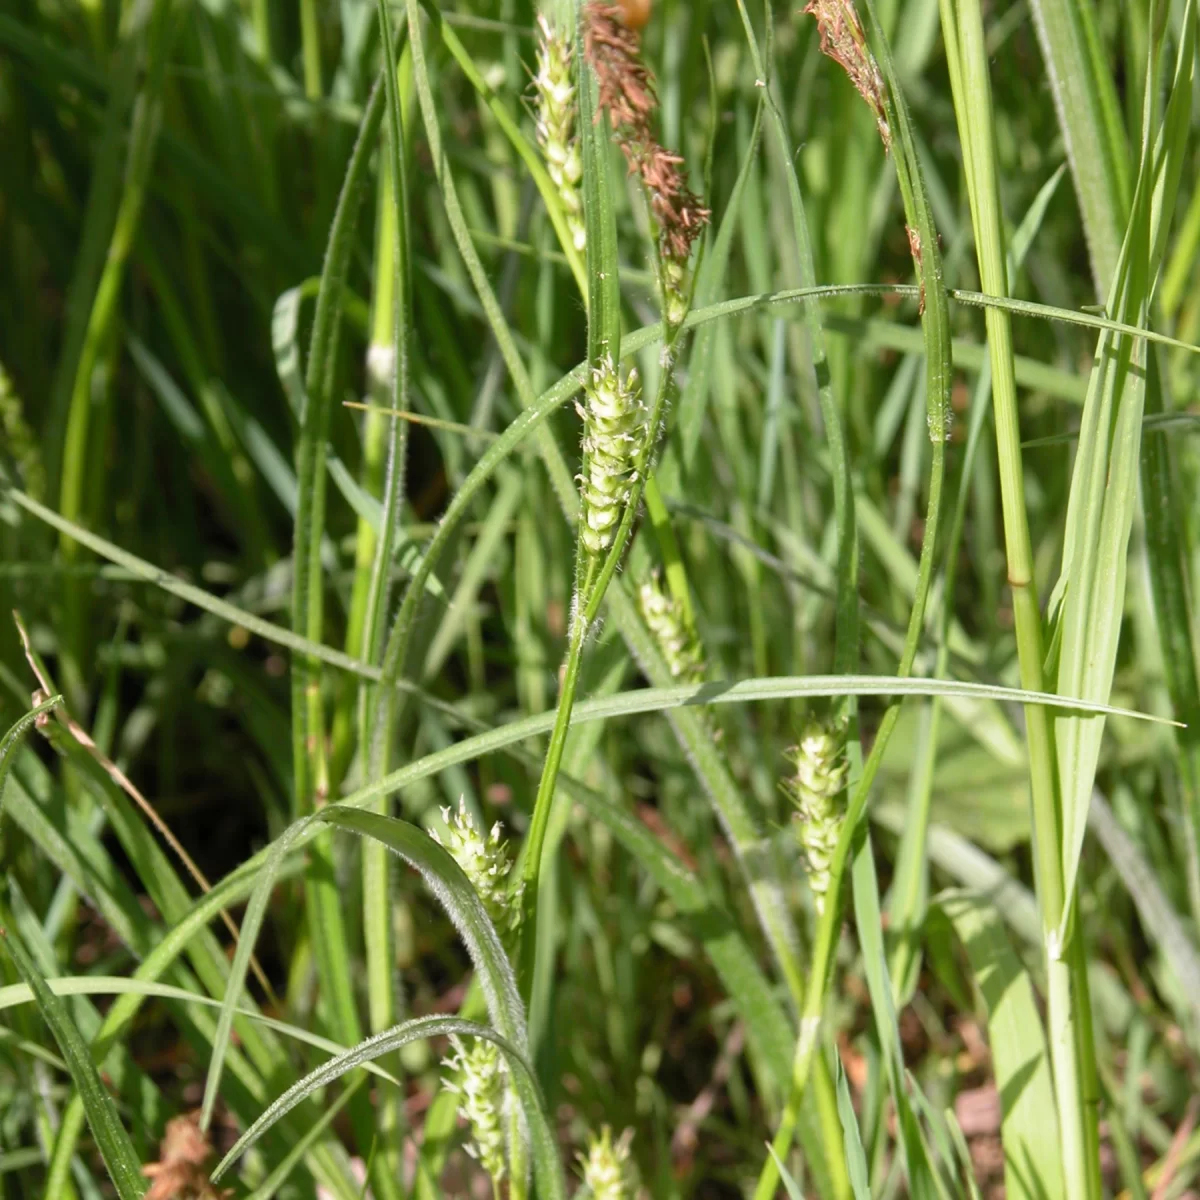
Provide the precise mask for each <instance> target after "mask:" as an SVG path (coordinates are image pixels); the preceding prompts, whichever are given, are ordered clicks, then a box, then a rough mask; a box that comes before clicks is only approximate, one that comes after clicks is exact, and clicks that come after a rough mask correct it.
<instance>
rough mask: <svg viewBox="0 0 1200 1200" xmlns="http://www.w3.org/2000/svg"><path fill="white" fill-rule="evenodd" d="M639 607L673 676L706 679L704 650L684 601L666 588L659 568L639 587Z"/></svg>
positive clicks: (691, 681)
mask: <svg viewBox="0 0 1200 1200" xmlns="http://www.w3.org/2000/svg"><path fill="white" fill-rule="evenodd" d="M638 607H639V608H640V609H641V613H642V620H643V621H645V622H646V627H647V628H648V629H649V630H650V632H651V633H652V634H653V635H654V640H655V641H656V642H657V643H658V648H659V650H660V651H662V656H663V658H664V659H665V660H666V664H667V666H668V668H669V669H670V671H671V675H672V677H673V678H675V679H678V680H680V681H682V682H684V683H694V682H698V681H699V680H700V679H702V678H703V676H704V654H703V652H702V651H701V649H700V645H699V643H698V642H697V641H696V637H695V634H694V633H693V632H692V630H691V629H690V628H689V627H688V624H687V622H686V621H685V620H684V616H683V607H682V605H680V603H679V602H678V601H677V600H673V599H672V598H671V597H670V596H668V595H667V593H666V592H664V591H663V588H662V583H661V581H660V579H659V576H658V573H657V572H655V573H654V574H653V575H652V576H651V577H650V578H649V579H648V580H647V581H646V582H645V583H643V584H642V586H641V587H640V588H638Z"/></svg>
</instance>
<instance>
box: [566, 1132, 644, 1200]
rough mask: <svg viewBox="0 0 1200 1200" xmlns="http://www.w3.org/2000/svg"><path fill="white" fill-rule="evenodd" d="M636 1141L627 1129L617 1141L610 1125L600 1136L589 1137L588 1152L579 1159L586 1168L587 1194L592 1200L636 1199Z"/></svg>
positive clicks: (585, 1192)
mask: <svg viewBox="0 0 1200 1200" xmlns="http://www.w3.org/2000/svg"><path fill="white" fill-rule="evenodd" d="M632 1140H633V1130H632V1129H627V1130H625V1132H624V1133H623V1134H621V1136H620V1137H619V1138H617V1140H616V1141H615V1142H614V1141H613V1139H612V1130H611V1129H609V1127H608V1126H607V1125H605V1126H604V1128H603V1129H602V1130H601V1131H600V1136H599V1137H595V1136H589V1137H588V1151H587V1153H586V1154H581V1155H580V1156H579V1164H580V1166H581V1167H582V1168H583V1194H584V1195H586V1196H588V1197H590V1200H630V1197H632V1196H633V1184H632V1180H631V1175H632V1156H631V1155H630V1153H629V1143H630V1142H631V1141H632Z"/></svg>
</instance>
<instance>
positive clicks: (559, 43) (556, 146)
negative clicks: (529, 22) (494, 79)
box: [533, 13, 587, 250]
mask: <svg viewBox="0 0 1200 1200" xmlns="http://www.w3.org/2000/svg"><path fill="white" fill-rule="evenodd" d="M537 23H538V50H537V74H536V75H535V76H534V79H533V84H534V88H535V90H536V92H537V110H536V130H537V139H538V145H539V146H540V147H541V149H542V154H543V156H544V157H545V159H546V170H547V171H548V172H549V175H550V178H551V180H553V182H554V186H555V188H556V189H557V190H558V195H559V199H560V200H561V201H562V205H563V210H564V212H565V214H566V219H567V228H568V229H569V230H570V233H571V240H572V242H573V243H574V245H575V249H576V250H582V249H584V247H585V246H586V245H587V233H586V232H585V230H584V225H583V199H582V197H581V195H580V191H579V181H580V180H581V179H582V178H583V161H582V159H581V157H580V153H579V138H578V136H577V135H576V132H575V119H576V118H575V114H576V104H575V84H574V82H573V79H572V75H571V65H572V64H571V59H572V53H571V42H570V39H569V38H567V37H566V36H565V35H564V34H562V33H561V32H559V31H558V30H557V29H555V28H554V26H553V25H551V23H550V21H549V20H548V19H547V18H546V15H545V14H544V13H539V14H538V19H537Z"/></svg>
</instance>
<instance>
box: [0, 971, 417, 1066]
mask: <svg viewBox="0 0 1200 1200" xmlns="http://www.w3.org/2000/svg"><path fill="white" fill-rule="evenodd" d="M46 986H47V987H48V988H49V989H50V990H51V991H52V992H53V993H54V994H55V995H56V996H136V997H138V998H139V999H142V1000H148V999H151V998H158V999H163V1000H178V1001H180V1002H181V1003H183V1004H199V1005H201V1006H202V1007H206V1008H219V1007H220V1005H221V1002H220V1001H219V1000H214V999H213V998H212V997H211V996H204V995H200V994H198V993H196V992H189V991H188V990H187V989H186V988H181V987H173V986H172V985H170V984H166V983H158V982H156V981H154V980H150V979H139V978H137V977H136V976H135V977H134V978H125V977H124V976H121V975H74V976H62V977H60V978H56V979H47V980H46ZM35 1000H36V996H35V994H34V992H33V990H32V989H31V988H30V987H29V985H28V984H24V983H17V984H10V985H8V986H7V987H0V1012H3V1011H4V1010H5V1009H7V1008H12V1007H14V1006H16V1005H18V1004H30V1003H33V1002H34V1001H35ZM238 1011H239V1013H240V1015H242V1016H244V1017H245V1018H246V1019H247V1020H249V1021H256V1022H258V1023H259V1024H260V1025H262V1026H264V1027H265V1028H267V1029H273V1030H275V1031H276V1032H277V1033H281V1034H283V1035H284V1036H285V1037H289V1038H291V1039H293V1040H294V1041H297V1042H303V1043H304V1044H305V1045H306V1046H312V1047H314V1048H315V1049H317V1050H324V1051H325V1052H326V1053H327V1054H330V1055H334V1054H341V1053H342V1052H343V1051H344V1050H345V1049H346V1047H345V1046H340V1045H338V1043H337V1042H334V1041H330V1039H329V1038H324V1037H321V1035H320V1034H318V1033H313V1032H312V1031H311V1030H308V1029H304V1028H302V1027H301V1026H299V1025H293V1024H291V1023H289V1022H288V1021H280V1020H278V1019H276V1018H275V1017H268V1016H264V1015H263V1014H262V1013H260V1012H256V1011H254V1010H253V1009H249V1008H243V1009H239V1010H238ZM368 1069H369V1070H370V1072H371V1073H372V1074H373V1075H377V1076H378V1077H379V1078H380V1079H386V1080H387V1081H388V1082H389V1083H396V1082H397V1080H396V1078H395V1076H393V1075H391V1074H389V1073H388V1072H387V1071H385V1070H384V1069H383V1068H382V1067H377V1066H375V1065H374V1064H372V1065H371V1067H370V1068H368Z"/></svg>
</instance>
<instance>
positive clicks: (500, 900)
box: [432, 800, 521, 935]
mask: <svg viewBox="0 0 1200 1200" xmlns="http://www.w3.org/2000/svg"><path fill="white" fill-rule="evenodd" d="M442 820H444V821H445V822H446V825H447V826H448V827H449V833H448V835H447V836H446V837H445V838H443V837H442V835H441V834H439V833H438V831H437V830H436V829H435V830H433V832H432V836H433V840H434V841H435V842H437V843H438V845H439V846H444V847H445V848H446V849H447V850H448V851H449V852H450V857H451V858H453V859H454V861H455V862H456V863H458V865H459V866H460V867H462V869H463V874H464V875H466V877H467V878H468V879H469V880H470V881H471V886H472V887H473V888H474V889H475V891H476V892H477V893H478V894H479V898H480V900H482V901H483V907H484V908H485V909H487V914H488V916H489V917H491V918H492V924H493V925H495V926H496V929H497V930H498V931H499V932H500V934H502V935H503V934H506V933H512V932H513V931H515V930H516V928H517V926H518V925H519V924H520V920H521V896H520V892H519V890H518V892H517V893H516V894H515V895H513V894H511V893H510V892H509V889H508V877H509V874H510V872H511V871H512V852H511V850H510V849H509V846H508V843H507V842H505V840H504V838H503V836H502V833H501V828H502V827H501V825H500V822H499V821H497V822H496V823H495V825H493V826H492V828H491V832H490V833H489V834H488V835H487V837H484V836H483V834H482V833H480V832H479V830H478V829H476V828H475V822H474V821H472V820H471V816H470V814H469V813H468V812H467V806H466V803H465V802H463V801H461V800H460V801H459V805H458V812H456V813H455V812H452V811H451V810H450V809H449V808H443V809H442Z"/></svg>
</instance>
